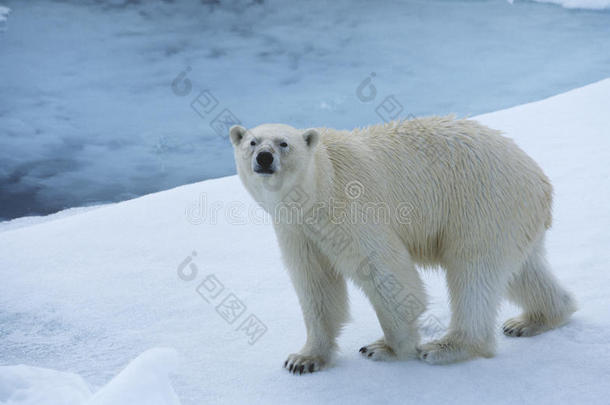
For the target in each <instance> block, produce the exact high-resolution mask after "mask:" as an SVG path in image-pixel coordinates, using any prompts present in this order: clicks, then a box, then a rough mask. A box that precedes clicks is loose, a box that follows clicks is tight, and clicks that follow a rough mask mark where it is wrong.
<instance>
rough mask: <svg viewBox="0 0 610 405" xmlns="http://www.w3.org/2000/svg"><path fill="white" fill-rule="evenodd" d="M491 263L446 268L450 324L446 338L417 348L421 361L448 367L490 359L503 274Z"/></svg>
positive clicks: (502, 288) (493, 345)
mask: <svg viewBox="0 0 610 405" xmlns="http://www.w3.org/2000/svg"><path fill="white" fill-rule="evenodd" d="M497 266H498V264H497V263H496V262H494V261H493V260H487V261H480V262H479V263H468V264H463V265H457V264H453V265H451V266H449V267H448V268H447V285H448V287H449V294H450V304H451V310H452V314H451V324H450V326H449V331H448V332H447V334H446V335H445V336H443V337H442V338H440V339H438V340H434V341H431V342H428V343H425V344H422V345H420V346H419V347H418V350H417V352H418V356H419V358H420V360H422V361H424V362H426V363H428V364H448V363H454V362H459V361H464V360H469V359H471V358H474V357H491V356H493V353H494V349H495V337H494V326H495V322H496V316H497V310H498V307H499V304H500V298H501V297H502V292H503V290H504V288H505V287H506V282H507V280H506V276H505V274H506V273H503V272H501V271H495V269H493V267H497Z"/></svg>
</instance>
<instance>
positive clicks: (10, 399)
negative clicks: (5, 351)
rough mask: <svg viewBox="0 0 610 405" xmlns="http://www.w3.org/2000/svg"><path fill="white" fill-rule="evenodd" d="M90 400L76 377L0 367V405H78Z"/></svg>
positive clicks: (36, 369) (23, 367)
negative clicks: (0, 404)
mask: <svg viewBox="0 0 610 405" xmlns="http://www.w3.org/2000/svg"><path fill="white" fill-rule="evenodd" d="M90 396H91V390H90V388H89V386H88V384H87V383H86V382H85V380H83V379H82V378H81V377H80V376H78V375H76V374H71V373H64V372H61V371H55V370H49V369H44V368H40V367H28V366H24V365H18V366H4V367H0V403H2V404H4V405H16V404H32V405H34V404H36V405H58V404H62V405H82V404H83V403H84V402H85V401H86V400H87V399H89V397H90Z"/></svg>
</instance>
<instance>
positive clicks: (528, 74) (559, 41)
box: [0, 0, 610, 220]
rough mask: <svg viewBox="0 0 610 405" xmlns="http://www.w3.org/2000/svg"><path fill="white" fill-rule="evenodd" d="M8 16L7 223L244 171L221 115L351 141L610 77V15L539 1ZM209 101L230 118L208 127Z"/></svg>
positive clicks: (69, 1) (3, 188) (105, 9)
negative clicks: (197, 106) (380, 125)
mask: <svg viewBox="0 0 610 405" xmlns="http://www.w3.org/2000/svg"><path fill="white" fill-rule="evenodd" d="M0 2H1V3H2V4H4V5H6V6H7V7H10V8H11V10H12V11H11V14H10V16H9V20H8V22H7V23H6V30H5V31H3V32H1V33H0V78H1V80H0V120H2V122H1V125H0V220H1V219H9V218H16V217H21V216H25V215H39V214H48V213H52V212H56V211H59V210H63V209H65V208H68V207H75V206H83V205H90V204H100V203H104V202H116V201H121V200H126V199H130V198H134V197H136V196H139V195H144V194H149V193H152V192H155V191H159V190H163V189H168V188H171V187H175V186H178V185H181V184H187V183H193V182H196V181H200V180H204V179H209V178H215V177H220V176H227V175H231V174H235V167H234V164H233V161H232V159H231V157H232V155H231V146H230V143H229V141H228V140H227V138H226V136H219V135H218V134H217V133H216V132H215V130H214V129H213V128H212V127H211V125H210V123H211V121H212V120H213V119H214V118H215V117H216V116H217V115H218V113H220V111H222V110H223V109H225V108H227V109H229V110H230V111H231V112H232V113H233V114H234V115H235V116H236V117H237V118H238V119H239V120H240V121H242V122H243V123H244V125H246V126H253V125H257V124H260V123H262V122H285V123H289V124H292V125H294V126H295V127H300V128H303V127H310V126H322V125H328V126H332V127H341V128H344V127H353V126H364V125H369V124H373V123H376V122H378V121H379V120H380V117H379V116H378V115H377V113H376V111H375V110H376V107H377V106H378V105H379V104H380V103H381V102H382V100H384V98H385V97H388V96H390V95H392V94H393V95H395V97H396V99H397V100H398V101H399V102H400V103H401V105H402V106H403V108H404V111H403V115H404V116H407V115H409V114H413V115H425V114H446V113H457V114H460V115H476V114H481V113H485V112H490V111H496V110H499V109H502V108H507V107H510V106H514V105H518V104H523V103H525V102H529V101H532V100H539V99H542V98H545V97H548V96H551V95H554V94H558V93H561V92H565V91H567V90H571V89H574V88H577V87H580V86H583V85H585V84H588V83H592V82H595V81H598V80H600V79H603V78H606V77H608V76H610V64H609V63H608V56H607V55H610V24H608V15H607V13H606V12H592V11H587V12H573V11H572V10H566V9H564V8H562V7H554V6H545V5H541V4H538V3H533V2H521V1H519V2H515V4H513V5H510V4H508V3H507V2H506V1H502V0H493V1H492V0H486V1H471V0H459V1H458V0H455V1H428V0H410V1H408V2H402V1H389V2H385V3H384V5H383V6H379V4H377V3H378V2H371V1H366V0H335V1H322V0H320V1H311V2H308V5H307V13H303V8H301V7H287V6H286V5H285V1H283V0H265V1H264V2H263V1H260V2H259V1H252V0H231V1H224V0H223V1H218V2H216V1H201V0H180V1H160V0H155V1H127V0H114V1H111V2H110V1H105V0H95V1H94V0H85V1H83V0H64V1H17V0H0ZM203 3H206V4H203ZM187 67H190V68H191V70H190V71H189V73H188V75H187V78H188V80H190V83H191V86H192V87H191V91H190V93H188V92H187V94H185V95H182V96H180V95H178V94H183V93H181V92H180V89H179V91H177V92H175V91H173V89H172V88H171V83H172V81H173V80H174V79H175V78H176V77H177V76H178V75H179V74H180V73H181V72H183V71H185V69H187ZM372 73H375V76H374V78H373V80H372V85H373V86H375V88H376V90H377V94H376V98H374V99H373V100H370V101H362V100H361V99H359V98H358V97H357V95H356V90H357V88H358V87H359V85H360V84H361V83H362V82H363V81H364V80H366V79H367V78H369V77H370V76H371V74H372ZM204 89H207V90H208V91H209V92H210V94H211V95H212V96H213V97H214V98H215V99H216V100H217V101H218V105H217V106H216V108H215V109H214V110H213V111H211V112H210V113H208V114H202V115H203V116H200V115H199V114H197V113H196V112H195V111H194V110H193V108H191V103H192V101H193V100H194V99H195V98H196V97H198V95H199V94H200V92H201V91H203V90H204ZM222 134H223V135H226V131H224V132H222Z"/></svg>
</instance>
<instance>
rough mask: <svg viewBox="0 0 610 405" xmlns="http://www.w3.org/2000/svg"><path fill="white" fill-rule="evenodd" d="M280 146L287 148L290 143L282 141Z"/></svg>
mask: <svg viewBox="0 0 610 405" xmlns="http://www.w3.org/2000/svg"><path fill="white" fill-rule="evenodd" d="M280 146H281V147H282V148H287V147H288V144H287V143H286V142H282V143H280Z"/></svg>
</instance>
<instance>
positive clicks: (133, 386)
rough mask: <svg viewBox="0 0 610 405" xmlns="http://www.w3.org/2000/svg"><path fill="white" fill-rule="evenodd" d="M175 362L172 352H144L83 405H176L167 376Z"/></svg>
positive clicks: (178, 402)
mask: <svg viewBox="0 0 610 405" xmlns="http://www.w3.org/2000/svg"><path fill="white" fill-rule="evenodd" d="M178 362H179V360H178V353H177V352H176V351H175V350H174V349H163V348H157V349H151V350H148V351H147V352H145V353H143V354H141V355H140V356H138V358H136V359H135V360H134V361H132V362H131V363H129V365H128V366H127V367H126V368H125V370H123V371H121V373H120V374H119V375H118V376H116V377H115V378H114V379H113V380H112V381H110V382H109V383H108V385H106V386H105V387H104V388H102V389H101V390H99V391H98V392H97V393H96V394H95V395H94V396H93V398H91V400H90V401H89V402H87V404H86V405H133V404H146V405H178V404H180V400H179V399H178V397H177V396H176V393H175V392H174V389H173V388H172V386H171V383H170V381H169V380H168V372H171V371H173V370H175V369H176V367H177V365H178Z"/></svg>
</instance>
